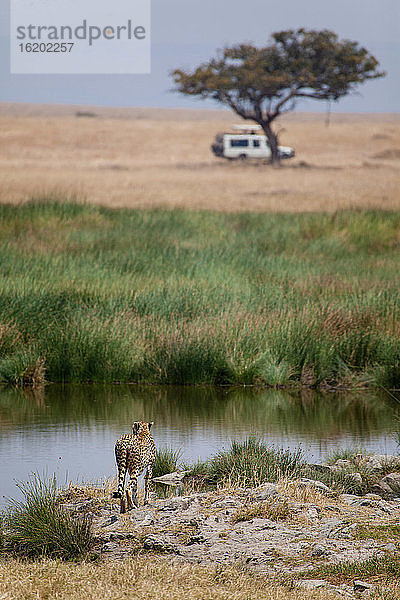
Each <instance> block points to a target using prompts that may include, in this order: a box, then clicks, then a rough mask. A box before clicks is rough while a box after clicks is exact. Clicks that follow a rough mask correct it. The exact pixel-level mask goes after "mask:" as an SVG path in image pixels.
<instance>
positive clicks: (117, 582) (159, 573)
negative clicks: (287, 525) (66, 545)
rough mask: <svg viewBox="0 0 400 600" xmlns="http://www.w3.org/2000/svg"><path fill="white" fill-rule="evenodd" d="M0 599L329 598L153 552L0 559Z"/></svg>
mask: <svg viewBox="0 0 400 600" xmlns="http://www.w3.org/2000/svg"><path fill="white" fill-rule="evenodd" d="M0 598H1V600H31V599H32V600H33V599H35V600H45V599H46V600H56V599H57V600H99V598H101V600H122V599H126V600H128V599H129V600H134V599H140V600H153V599H157V600H182V598H185V599H186V600H200V599H202V600H249V598H251V599H252V600H289V599H290V600H312V599H315V600H317V599H320V600H329V599H333V598H337V596H334V595H333V594H329V593H327V592H318V591H317V592H310V591H307V590H289V589H287V588H284V587H281V586H278V585H276V584H273V583H270V582H266V581H265V580H263V579H261V578H260V577H257V576H255V575H250V574H249V573H246V572H244V571H239V570H236V569H233V568H228V569H225V568H224V569H214V568H212V567H208V568H207V567H199V566H197V565H190V564H183V563H179V564H171V563H169V562H167V561H166V560H162V559H159V558H156V557H136V558H134V559H131V560H127V561H123V562H112V563H103V564H71V563H69V564H68V563H67V564H66V563H61V562H57V561H43V562H34V563H28V562H18V561H16V560H8V561H6V562H3V563H1V564H0Z"/></svg>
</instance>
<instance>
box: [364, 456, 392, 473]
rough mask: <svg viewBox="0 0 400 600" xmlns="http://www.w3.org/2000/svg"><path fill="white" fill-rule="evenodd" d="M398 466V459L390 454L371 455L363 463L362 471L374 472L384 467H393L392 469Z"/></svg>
mask: <svg viewBox="0 0 400 600" xmlns="http://www.w3.org/2000/svg"><path fill="white" fill-rule="evenodd" d="M398 464H399V459H398V457H396V456H393V455H392V454H372V456H368V458H367V459H366V460H365V462H364V463H363V467H364V469H366V470H367V471H376V470H379V469H382V468H383V467H385V466H388V465H393V467H395V466H397V465H398Z"/></svg>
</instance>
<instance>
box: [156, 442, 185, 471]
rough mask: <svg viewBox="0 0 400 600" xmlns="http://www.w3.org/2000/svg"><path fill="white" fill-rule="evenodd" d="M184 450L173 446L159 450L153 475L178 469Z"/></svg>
mask: <svg viewBox="0 0 400 600" xmlns="http://www.w3.org/2000/svg"><path fill="white" fill-rule="evenodd" d="M181 454H182V451H181V449H180V448H179V450H174V449H173V448H172V447H171V446H170V447H166V448H160V449H159V450H157V453H156V458H155V461H154V464H153V477H161V476H162V475H166V474H167V473H173V472H174V471H177V470H178V467H179V459H180V457H181Z"/></svg>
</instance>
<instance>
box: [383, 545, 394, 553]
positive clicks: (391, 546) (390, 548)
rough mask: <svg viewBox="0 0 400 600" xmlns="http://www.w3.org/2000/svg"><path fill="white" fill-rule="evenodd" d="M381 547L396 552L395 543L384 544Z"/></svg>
mask: <svg viewBox="0 0 400 600" xmlns="http://www.w3.org/2000/svg"><path fill="white" fill-rule="evenodd" d="M383 549H384V550H386V551H387V552H396V550H397V547H396V544H385V545H384V546H383Z"/></svg>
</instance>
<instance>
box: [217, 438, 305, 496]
mask: <svg viewBox="0 0 400 600" xmlns="http://www.w3.org/2000/svg"><path fill="white" fill-rule="evenodd" d="M303 465H304V461H303V455H302V451H301V450H295V451H294V452H291V451H290V450H282V449H275V448H271V447H268V446H267V445H266V444H265V443H264V442H262V441H261V440H258V439H256V438H254V437H250V438H248V439H246V440H244V441H243V442H236V441H232V442H231V447H230V449H229V450H227V451H225V452H219V453H218V454H216V455H215V456H214V457H213V458H211V459H210V461H209V463H208V476H209V477H210V479H212V480H213V481H217V482H221V483H226V482H229V483H231V484H232V485H241V486H249V487H253V486H257V485H260V484H261V483H263V482H266V481H270V482H274V481H277V480H278V479H279V478H280V477H285V476H287V477H295V476H297V475H298V474H299V473H300V471H301V469H302V468H303Z"/></svg>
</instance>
